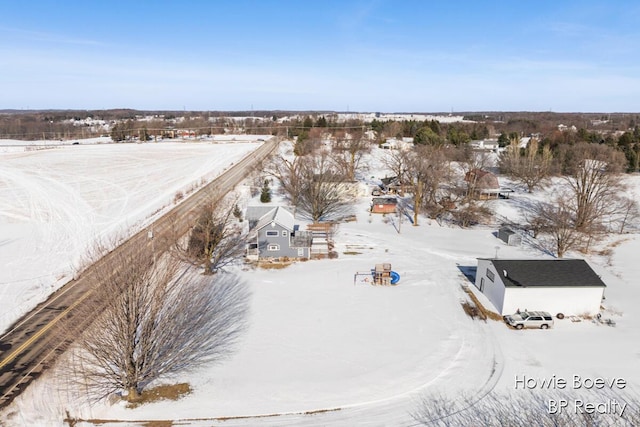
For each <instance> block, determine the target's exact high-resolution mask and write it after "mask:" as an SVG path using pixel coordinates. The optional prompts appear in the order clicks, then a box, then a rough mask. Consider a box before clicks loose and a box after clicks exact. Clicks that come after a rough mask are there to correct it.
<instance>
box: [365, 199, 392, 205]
mask: <svg viewBox="0 0 640 427" xmlns="http://www.w3.org/2000/svg"><path fill="white" fill-rule="evenodd" d="M371 202H372V203H373V204H374V205H397V204H398V199H397V198H396V197H374V198H372V200H371Z"/></svg>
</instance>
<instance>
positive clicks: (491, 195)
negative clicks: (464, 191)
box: [464, 169, 513, 200]
mask: <svg viewBox="0 0 640 427" xmlns="http://www.w3.org/2000/svg"><path fill="white" fill-rule="evenodd" d="M464 180H465V182H466V183H467V185H468V186H469V189H470V190H471V192H472V193H473V195H474V197H476V198H478V199H480V200H487V199H497V198H499V197H502V198H505V199H508V198H509V194H510V193H513V190H512V189H510V188H502V187H500V183H499V182H498V177H497V176H496V175H494V174H492V173H491V172H489V171H486V170H483V169H472V170H470V171H469V172H467V173H466V174H465V176H464Z"/></svg>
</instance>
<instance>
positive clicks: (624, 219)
mask: <svg viewBox="0 0 640 427" xmlns="http://www.w3.org/2000/svg"><path fill="white" fill-rule="evenodd" d="M615 204H616V207H615V209H614V210H615V212H616V214H615V215H614V223H617V224H618V233H620V234H622V233H624V230H625V229H626V227H627V226H628V225H629V224H630V223H633V222H635V221H636V220H637V219H638V218H640V209H638V203H637V202H636V201H635V200H634V199H631V198H629V197H618V198H617V199H616V200H615Z"/></svg>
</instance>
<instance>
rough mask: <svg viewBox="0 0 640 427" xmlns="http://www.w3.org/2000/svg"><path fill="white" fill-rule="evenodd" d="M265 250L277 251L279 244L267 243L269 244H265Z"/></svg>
mask: <svg viewBox="0 0 640 427" xmlns="http://www.w3.org/2000/svg"><path fill="white" fill-rule="evenodd" d="M267 250H268V251H279V250H280V245H269V246H267Z"/></svg>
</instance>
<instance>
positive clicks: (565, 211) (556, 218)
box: [529, 195, 585, 258]
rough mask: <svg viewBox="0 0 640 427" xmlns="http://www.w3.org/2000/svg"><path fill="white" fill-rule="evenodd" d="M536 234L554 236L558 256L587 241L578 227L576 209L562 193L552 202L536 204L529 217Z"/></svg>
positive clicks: (560, 256)
mask: <svg viewBox="0 0 640 427" xmlns="http://www.w3.org/2000/svg"><path fill="white" fill-rule="evenodd" d="M529 222H530V224H531V226H532V227H535V229H536V234H537V233H538V232H539V233H542V234H547V235H549V236H551V237H552V239H553V242H554V246H555V252H556V254H557V255H558V258H562V257H563V256H564V254H565V253H566V252H568V251H570V250H572V249H576V248H578V247H580V246H581V245H582V244H583V243H584V242H585V235H584V233H582V232H581V231H580V230H578V229H577V228H576V218H575V211H574V209H573V208H572V206H570V205H569V203H568V202H567V199H566V197H565V196H563V195H561V196H559V197H557V198H556V200H555V201H554V202H552V203H546V202H540V203H537V204H536V205H534V208H533V212H532V216H531V218H530V219H529Z"/></svg>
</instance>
